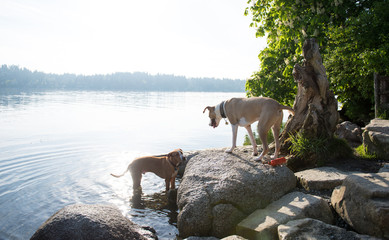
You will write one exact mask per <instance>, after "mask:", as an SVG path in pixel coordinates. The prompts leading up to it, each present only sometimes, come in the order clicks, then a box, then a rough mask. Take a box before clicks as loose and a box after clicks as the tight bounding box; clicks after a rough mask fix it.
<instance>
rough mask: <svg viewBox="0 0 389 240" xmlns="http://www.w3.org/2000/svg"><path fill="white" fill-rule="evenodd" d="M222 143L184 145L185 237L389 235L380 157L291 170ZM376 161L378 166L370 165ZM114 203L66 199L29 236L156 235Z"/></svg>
mask: <svg viewBox="0 0 389 240" xmlns="http://www.w3.org/2000/svg"><path fill="white" fill-rule="evenodd" d="M224 150H225V149H206V150H201V151H193V152H186V153H185V155H186V157H187V159H188V161H187V165H186V167H185V166H183V167H182V169H180V172H181V173H183V172H184V171H185V174H183V176H182V180H181V184H180V185H179V188H178V191H177V192H178V194H177V204H178V207H179V210H180V213H179V216H178V223H177V225H178V229H179V232H180V238H181V237H182V238H187V239H296V238H300V239H306V237H307V236H310V237H315V236H320V239H334V237H335V238H336V239H388V238H389V219H388V218H389V164H388V163H386V164H385V163H382V164H379V163H376V165H377V164H379V165H382V168H380V170H379V172H371V173H366V172H363V173H362V172H359V171H355V169H354V168H352V169H353V171H347V169H344V167H343V169H342V170H340V169H337V168H336V167H335V166H331V167H321V168H315V169H309V170H305V171H301V172H296V173H293V172H292V171H290V170H289V169H288V168H287V167H286V166H277V167H272V166H270V165H268V164H263V163H258V162H255V161H253V157H252V156H251V147H238V148H237V149H236V151H235V152H234V153H233V154H227V153H225V152H224ZM184 168H185V170H184ZM374 169H377V170H378V169H379V168H378V167H377V166H373V167H371V168H368V169H367V170H368V171H369V170H374ZM172 194H174V193H172ZM357 196H358V197H357ZM353 204H354V205H353ZM115 208H116V207H114V206H104V205H71V206H67V207H65V208H64V209H62V210H60V211H59V212H58V213H56V214H54V215H53V216H52V217H51V218H50V219H48V220H47V221H46V222H45V223H44V224H43V225H42V226H41V227H40V228H39V229H38V230H37V232H36V233H35V234H34V236H33V237H32V238H31V239H43V238H42V236H44V239H69V238H54V237H47V236H57V237H58V236H64V234H65V233H66V234H65V235H67V236H72V239H82V238H81V237H80V236H84V237H85V236H89V237H88V238H86V239H157V236H156V234H155V231H153V229H151V228H149V227H141V226H138V225H136V224H134V223H132V222H131V221H130V220H128V219H126V218H125V217H124V216H122V215H121V214H120V211H119V210H118V209H116V210H115ZM69 211H70V212H73V213H72V214H70V213H69ZM80 219H81V220H80ZM115 219H116V220H115ZM96 229H98V230H99V231H97V230H96ZM45 231H48V232H49V233H50V234H53V233H54V235H45V234H44V232H45ZM69 232H70V233H71V234H72V235H69V234H70V233H69ZM90 232H94V233H95V234H94V235H88V234H89V233H90ZM86 233H88V234H86ZM100 233H101V234H100ZM103 233H104V234H103ZM77 234H78V235H77ZM85 234H86V235H85ZM107 234H108V235H107ZM109 234H111V235H109ZM126 234H127V235H126ZM92 236H93V237H92ZM99 236H100V238H99ZM84 239H85V238H84Z"/></svg>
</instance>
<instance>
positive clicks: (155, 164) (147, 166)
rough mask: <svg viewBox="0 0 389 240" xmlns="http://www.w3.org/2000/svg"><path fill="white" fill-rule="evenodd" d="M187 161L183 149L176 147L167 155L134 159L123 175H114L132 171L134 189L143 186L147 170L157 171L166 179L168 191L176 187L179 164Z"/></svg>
mask: <svg viewBox="0 0 389 240" xmlns="http://www.w3.org/2000/svg"><path fill="white" fill-rule="evenodd" d="M183 161H185V157H184V155H183V153H182V149H175V150H173V151H171V152H170V153H169V154H167V155H163V156H148V157H140V158H137V159H134V160H133V161H132V163H130V165H128V168H127V169H126V171H125V172H124V173H122V174H121V175H115V174H112V173H111V175H112V176H114V177H117V178H118V177H121V176H123V175H124V174H125V173H126V172H127V171H130V172H131V176H132V184H133V189H134V190H136V189H138V188H140V187H141V185H140V183H141V180H142V174H144V173H146V172H152V173H155V174H156V175H157V176H158V177H160V178H163V179H165V183H166V191H169V189H174V188H175V187H176V186H175V180H176V176H177V173H178V167H179V165H180V164H181V163H182V162H183Z"/></svg>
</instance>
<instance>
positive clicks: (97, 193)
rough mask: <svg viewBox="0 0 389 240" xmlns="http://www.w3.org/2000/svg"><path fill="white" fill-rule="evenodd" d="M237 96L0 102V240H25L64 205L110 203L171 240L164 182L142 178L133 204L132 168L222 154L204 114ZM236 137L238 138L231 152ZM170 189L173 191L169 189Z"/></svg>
mask: <svg viewBox="0 0 389 240" xmlns="http://www.w3.org/2000/svg"><path fill="white" fill-rule="evenodd" d="M244 96H245V93H202V92H200V93H199V92H42V93H18V94H6V93H0V239H29V238H30V237H31V236H32V234H33V233H34V232H35V231H36V229H37V228H38V227H39V226H40V225H41V224H42V223H43V222H44V221H46V220H47V219H48V218H49V217H50V216H51V215H52V214H54V213H55V212H57V211H58V210H59V209H61V208H62V207H64V206H67V205H70V204H74V203H83V204H114V205H116V206H117V207H118V208H119V209H120V210H121V211H122V213H123V214H124V215H125V216H126V217H128V218H129V219H131V220H132V221H133V222H135V223H138V224H140V225H148V226H152V227H153V228H154V229H155V230H156V231H157V235H158V237H159V238H160V239H174V238H175V237H176V235H177V234H178V231H177V229H176V221H177V220H176V218H177V214H178V210H177V209H176V208H175V207H174V206H170V205H169V204H168V203H167V201H166V195H165V193H164V188H165V186H164V181H163V180H162V179H160V178H158V177H156V176H155V175H154V174H152V173H147V174H146V175H145V176H144V177H143V179H142V188H143V195H142V196H141V199H134V196H133V195H132V181H131V176H130V174H127V175H125V176H124V177H122V178H119V179H117V178H114V177H112V176H110V173H111V172H112V173H121V172H123V171H124V170H125V169H126V167H127V166H128V164H129V163H130V162H131V161H132V159H134V158H136V157H140V156H145V155H152V154H164V153H167V152H169V151H171V150H173V149H175V148H182V149H183V150H184V151H189V150H198V149H204V148H218V147H229V146H230V145H231V128H230V126H225V125H224V124H221V125H220V126H219V127H218V128H216V129H212V128H211V127H209V126H208V123H209V120H208V114H203V109H204V108H205V107H206V106H207V105H216V104H218V103H220V102H221V101H222V100H225V99H228V98H231V97H244ZM245 131H246V130H245V129H243V128H241V129H239V135H238V144H239V145H241V144H242V143H243V139H244V135H245ZM177 184H179V183H177Z"/></svg>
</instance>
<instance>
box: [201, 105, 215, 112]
mask: <svg viewBox="0 0 389 240" xmlns="http://www.w3.org/2000/svg"><path fill="white" fill-rule="evenodd" d="M214 108H215V107H210V106H208V107H206V108H204V111H203V113H205V110H208V111H211V110H212V109H214Z"/></svg>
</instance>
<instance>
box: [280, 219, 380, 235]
mask: <svg viewBox="0 0 389 240" xmlns="http://www.w3.org/2000/svg"><path fill="white" fill-rule="evenodd" d="M278 238H279V240H295V239H299V240H303V239H320V240H333V239H343V240H375V239H377V238H374V237H371V236H367V235H360V234H358V233H356V232H352V231H347V230H346V229H344V228H340V227H337V226H334V225H330V224H327V223H324V222H322V221H319V220H316V219H312V218H304V219H299V220H293V221H290V222H288V223H287V224H285V225H280V226H278ZM377 240H378V239H377Z"/></svg>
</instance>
